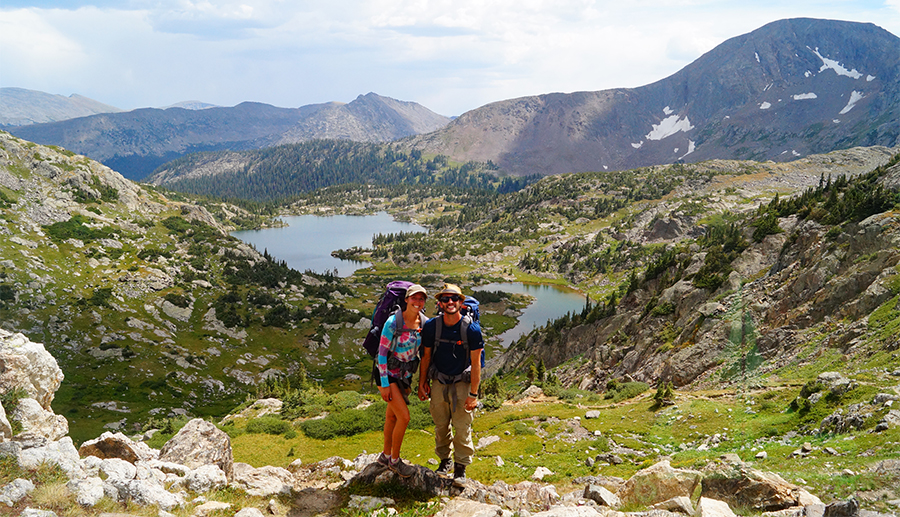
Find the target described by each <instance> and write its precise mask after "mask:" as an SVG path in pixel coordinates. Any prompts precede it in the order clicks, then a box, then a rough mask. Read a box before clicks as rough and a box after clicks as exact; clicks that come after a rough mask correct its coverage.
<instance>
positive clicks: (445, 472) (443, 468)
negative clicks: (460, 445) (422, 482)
mask: <svg viewBox="0 0 900 517" xmlns="http://www.w3.org/2000/svg"><path fill="white" fill-rule="evenodd" d="M452 468H453V463H451V462H450V458H447V459H445V460H441V464H440V465H438V468H437V470H435V471H434V472H435V474H437V475H438V476H441V477H442V478H449V477H450V474H451V472H450V471H451V469H452Z"/></svg>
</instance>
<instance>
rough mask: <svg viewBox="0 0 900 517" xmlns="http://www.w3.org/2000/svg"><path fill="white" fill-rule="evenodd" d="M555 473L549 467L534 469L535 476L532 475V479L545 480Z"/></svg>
mask: <svg viewBox="0 0 900 517" xmlns="http://www.w3.org/2000/svg"><path fill="white" fill-rule="evenodd" d="M552 475H553V471H552V470H550V469H548V468H547V467H538V468H536V469H534V474H532V475H531V479H537V480H538V481H540V480H542V479H544V478H545V477H546V476H552Z"/></svg>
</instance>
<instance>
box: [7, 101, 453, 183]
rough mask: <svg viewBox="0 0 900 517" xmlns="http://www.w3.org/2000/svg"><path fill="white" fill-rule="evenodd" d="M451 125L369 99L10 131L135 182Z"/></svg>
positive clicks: (132, 115)
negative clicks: (170, 167) (170, 170)
mask: <svg viewBox="0 0 900 517" xmlns="http://www.w3.org/2000/svg"><path fill="white" fill-rule="evenodd" d="M191 107H195V106H194V104H191ZM449 121H450V119H449V118H447V117H444V116H442V115H438V114H436V113H434V112H432V111H430V110H428V109H427V108H425V107H423V106H421V105H419V104H416V103H414V102H404V101H398V100H395V99H391V98H388V97H382V96H380V95H377V94H375V93H369V94H367V95H360V96H359V97H357V98H356V99H355V100H354V101H352V102H350V103H348V104H343V103H337V102H331V103H324V104H312V105H308V106H302V107H300V108H277V107H275V106H270V105H268V104H260V103H253V102H244V103H241V104H238V105H237V106H234V107H230V108H224V107H207V108H205V109H184V108H180V107H178V108H168V109H155V108H146V109H138V110H134V111H129V112H124V113H107V114H100V115H93V116H89V117H82V118H77V119H71V120H65V121H61V122H54V123H48V124H33V125H29V126H21V127H11V128H8V130H9V131H10V132H11V133H13V134H14V135H16V136H19V137H21V138H25V139H27V140H31V141H33V142H37V143H41V144H47V145H49V144H52V145H59V146H62V147H64V148H66V149H69V150H72V151H75V152H77V153H80V154H84V155H86V156H89V157H91V158H93V159H95V160H98V161H100V162H102V163H103V164H105V165H107V166H109V167H110V168H112V169H115V170H116V171H118V172H120V173H121V174H122V175H124V176H125V177H127V178H129V179H138V180H139V179H143V178H144V177H146V176H147V175H148V174H150V173H151V172H153V170H154V169H156V168H157V167H158V166H160V165H162V164H163V163H165V162H167V161H170V160H173V159H175V158H178V157H180V156H183V155H185V154H189V153H193V152H199V151H216V150H224V149H228V150H247V149H259V148H263V147H270V146H274V145H278V144H287V143H297V142H304V141H308V140H315V139H340V140H354V141H359V142H386V141H391V140H395V139H398V138H402V137H407V136H410V135H414V134H417V133H426V132H430V131H434V130H436V129H438V128H440V127H442V126H444V125H445V124H447V123H448V122H449Z"/></svg>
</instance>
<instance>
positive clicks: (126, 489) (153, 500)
mask: <svg viewBox="0 0 900 517" xmlns="http://www.w3.org/2000/svg"><path fill="white" fill-rule="evenodd" d="M105 489H106V490H107V495H113V496H115V497H114V499H115V500H116V501H119V502H121V503H125V502H128V501H133V502H135V503H136V504H139V505H141V506H153V505H156V506H159V507H160V508H162V509H163V510H166V511H168V510H171V509H173V508H175V507H177V506H181V505H182V504H184V498H183V497H182V496H181V495H180V494H173V493H171V492H168V491H167V490H166V489H165V487H164V486H163V485H162V484H160V483H157V482H155V481H150V480H144V479H131V480H128V481H123V480H119V479H112V478H110V479H107V480H106V483H105Z"/></svg>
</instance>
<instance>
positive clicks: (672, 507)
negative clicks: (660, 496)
mask: <svg viewBox="0 0 900 517" xmlns="http://www.w3.org/2000/svg"><path fill="white" fill-rule="evenodd" d="M651 508H653V509H654V510H665V511H667V512H674V513H683V514H685V515H694V505H693V504H692V503H691V498H690V497H684V496H679V497H673V498H672V499H668V500H666V501H663V502H661V503H656V504H654V505H653V506H651Z"/></svg>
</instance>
